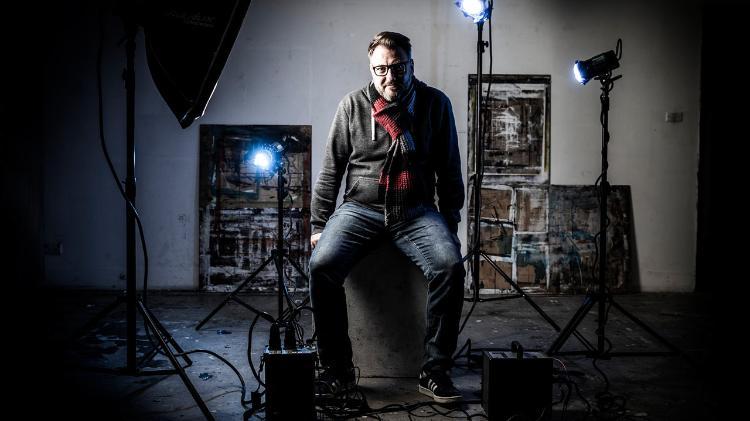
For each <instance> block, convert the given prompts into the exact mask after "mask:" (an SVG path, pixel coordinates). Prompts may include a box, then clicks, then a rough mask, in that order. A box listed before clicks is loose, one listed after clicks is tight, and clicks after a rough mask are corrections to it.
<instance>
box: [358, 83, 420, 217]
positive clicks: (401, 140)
mask: <svg viewBox="0 0 750 421" xmlns="http://www.w3.org/2000/svg"><path fill="white" fill-rule="evenodd" d="M417 83H419V82H418V81H416V80H414V81H413V83H412V86H411V88H410V89H409V91H408V92H407V94H406V95H405V96H404V98H403V99H401V100H400V101H393V102H388V101H386V100H385V98H383V97H382V96H380V94H379V93H378V92H377V90H375V89H374V86H373V85H370V86H371V88H372V89H370V93H371V97H372V98H373V101H372V116H373V117H374V118H375V121H377V122H378V124H380V125H381V126H383V127H384V128H385V129H386V131H388V134H389V135H390V136H391V145H390V147H389V148H388V152H387V154H386V157H385V161H384V162H383V168H382V170H381V171H380V181H379V183H380V191H381V193H383V194H384V196H385V209H384V210H385V225H386V226H389V225H392V224H394V223H396V222H399V221H404V220H408V219H411V218H413V217H415V216H418V215H419V214H420V213H421V212H422V210H423V209H422V207H421V204H420V202H419V193H420V192H419V191H418V189H417V188H415V181H416V180H417V178H416V174H415V171H414V167H413V166H412V165H411V162H410V157H411V156H412V155H413V153H414V152H415V145H414V138H413V137H412V134H411V130H410V127H411V115H412V114H413V112H414V103H415V99H416V94H415V89H414V86H415V85H416V84H417Z"/></svg>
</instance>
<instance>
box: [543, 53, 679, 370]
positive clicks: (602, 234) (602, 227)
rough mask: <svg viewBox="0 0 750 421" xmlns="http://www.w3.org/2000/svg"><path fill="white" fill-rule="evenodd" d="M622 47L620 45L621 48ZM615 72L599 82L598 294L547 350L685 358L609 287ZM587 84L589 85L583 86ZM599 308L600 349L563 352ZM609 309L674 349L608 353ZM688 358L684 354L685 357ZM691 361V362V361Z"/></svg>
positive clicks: (589, 298)
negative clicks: (609, 176) (609, 171)
mask: <svg viewBox="0 0 750 421" xmlns="http://www.w3.org/2000/svg"><path fill="white" fill-rule="evenodd" d="M619 45H620V43H618V46H619ZM611 76H612V74H611V71H608V72H607V73H606V74H604V75H603V76H600V77H596V79H599V81H600V82H601V85H602V86H601V91H602V93H601V95H600V99H601V119H600V120H601V124H602V164H601V168H602V173H601V181H600V183H599V244H598V253H599V259H598V264H599V282H598V286H597V289H596V292H591V291H589V292H588V293H587V294H586V298H585V299H584V302H583V304H582V305H581V307H580V308H579V309H578V311H576V313H575V315H574V316H573V318H572V319H571V320H570V322H568V324H567V325H566V326H565V328H563V330H562V331H561V332H560V334H559V335H558V337H557V338H556V339H555V341H554V342H553V343H552V345H551V346H550V347H549V349H548V350H547V354H548V355H586V356H588V357H594V358H607V357H612V356H658V355H677V354H682V352H681V351H680V350H679V349H678V348H677V347H676V346H674V345H672V344H671V343H669V342H668V341H667V340H666V339H664V338H663V337H661V336H660V335H659V334H657V333H656V332H655V331H654V330H653V329H651V328H650V327H649V326H648V325H646V324H645V323H643V322H642V321H641V320H639V319H638V318H637V317H635V316H634V315H632V314H631V313H629V312H628V311H626V310H625V309H624V308H623V307H622V306H621V305H619V304H618V303H617V302H616V301H615V300H614V299H613V298H612V294H611V293H610V292H609V290H608V288H607V286H606V279H607V225H608V218H607V198H608V196H609V191H610V186H609V182H608V180H607V169H608V168H609V164H608V162H607V145H608V144H609V129H608V125H609V92H610V91H611V90H612V88H613V87H614V82H615V81H616V80H617V79H620V78H621V77H622V75H618V76H615V77H611ZM582 83H585V82H582ZM597 303H598V304H599V306H598V311H599V313H598V317H597V329H596V336H597V344H596V348H594V347H593V346H592V345H591V344H590V343H589V342H587V341H582V342H583V344H584V346H585V347H586V350H585V351H566V352H561V351H560V348H561V347H562V346H563V344H564V343H565V341H566V340H567V339H568V337H569V336H570V334H571V333H573V332H575V328H576V327H577V326H578V324H579V323H581V321H583V319H584V317H586V314H587V313H588V312H589V310H591V308H592V307H593V306H594V304H597ZM607 305H610V306H612V307H614V308H616V309H618V310H619V311H620V312H621V313H622V314H623V315H625V316H626V317H627V318H629V319H630V320H631V321H633V322H634V323H635V324H637V325H638V326H640V327H641V328H642V329H643V330H645V331H646V332H648V333H649V334H651V335H652V336H653V337H655V338H656V339H657V340H658V341H659V342H661V343H662V344H663V345H664V346H666V347H667V348H669V349H670V351H669V352H667V351H655V352H645V351H631V352H610V351H609V350H608V349H605V345H606V344H607V343H609V340H608V339H607V338H606V335H605V327H606V324H607V315H608V312H609V310H608V308H607ZM683 355H684V354H683ZM685 357H686V358H687V356H685ZM688 361H689V359H688Z"/></svg>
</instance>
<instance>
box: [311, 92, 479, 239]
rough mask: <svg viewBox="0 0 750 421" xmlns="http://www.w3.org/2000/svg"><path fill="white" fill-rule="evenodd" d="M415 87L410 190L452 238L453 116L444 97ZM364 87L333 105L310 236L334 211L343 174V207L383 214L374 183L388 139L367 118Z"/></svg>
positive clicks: (456, 161) (458, 195)
mask: <svg viewBox="0 0 750 421" xmlns="http://www.w3.org/2000/svg"><path fill="white" fill-rule="evenodd" d="M414 83H416V84H417V85H416V89H417V93H416V95H417V96H416V104H415V109H414V118H413V119H412V120H413V121H412V135H413V137H414V142H415V144H416V154H415V157H416V160H415V162H413V165H415V172H416V173H417V175H418V177H417V178H418V181H417V183H416V186H418V188H419V189H420V194H421V197H422V198H423V199H422V202H423V204H424V205H425V206H429V207H432V208H436V207H435V193H436V192H437V198H438V206H437V208H436V209H439V211H440V213H441V214H442V215H443V216H444V217H445V220H446V222H447V223H448V226H449V227H450V228H451V230H452V231H453V232H455V231H456V230H457V225H458V222H459V221H460V220H461V216H460V213H459V211H460V210H461V208H462V207H463V204H464V182H463V178H462V176H461V159H460V156H459V152H458V136H457V135H456V123H455V121H454V119H453V110H452V108H451V103H450V100H449V99H448V97H447V96H446V95H445V94H444V93H442V92H441V91H439V90H437V89H435V88H432V87H429V86H427V85H425V84H424V83H422V82H419V81H417V80H416V79H415V80H414ZM369 87H370V85H368V86H365V87H364V88H362V89H359V90H356V91H354V92H351V93H349V94H347V95H346V96H345V97H344V99H342V100H341V102H340V103H339V106H338V109H337V110H336V116H335V117H334V119H333V124H332V125H331V131H330V133H329V135H328V141H327V143H326V149H325V157H324V158H323V168H322V169H321V170H320V174H319V175H318V181H317V183H316V184H315V189H314V190H313V195H312V203H311V223H312V232H313V234H317V233H319V232H322V231H323V228H324V227H325V225H326V222H327V221H328V218H329V217H330V216H331V214H332V213H333V211H334V210H335V208H336V198H337V197H338V193H339V188H340V186H341V179H342V178H343V175H344V172H345V171H347V170H348V172H347V177H346V190H345V194H344V201H354V202H357V203H359V204H361V205H364V206H367V207H369V208H372V209H376V210H378V211H382V210H383V193H382V192H381V191H380V189H379V184H378V178H379V177H380V171H381V169H382V166H383V161H384V159H385V156H386V152H387V151H388V146H389V145H390V142H391V138H390V136H389V135H388V132H386V130H385V129H384V128H383V127H381V126H380V125H379V124H377V123H376V122H375V120H374V119H373V118H372V101H371V99H370V94H369Z"/></svg>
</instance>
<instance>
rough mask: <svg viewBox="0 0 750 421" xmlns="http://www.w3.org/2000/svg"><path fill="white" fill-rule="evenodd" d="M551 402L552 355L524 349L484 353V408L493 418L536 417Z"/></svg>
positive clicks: (494, 420) (493, 419) (491, 419)
mask: <svg viewBox="0 0 750 421" xmlns="http://www.w3.org/2000/svg"><path fill="white" fill-rule="evenodd" d="M519 348H520V347H519ZM551 404H552V359H551V358H549V357H547V356H546V355H544V354H543V353H541V352H524V351H523V350H522V349H518V350H516V351H515V352H505V351H485V352H484V358H483V364H482V408H484V412H485V413H486V414H487V418H488V419H489V420H490V421H496V420H506V419H508V418H509V417H512V416H514V415H519V416H528V417H531V419H536V418H537V417H539V414H540V412H541V411H542V410H544V408H546V407H548V406H550V405H551ZM524 419H525V418H524Z"/></svg>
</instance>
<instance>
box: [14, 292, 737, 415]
mask: <svg viewBox="0 0 750 421" xmlns="http://www.w3.org/2000/svg"><path fill="white" fill-rule="evenodd" d="M223 297H224V295H223V294H201V293H152V294H151V295H150V296H149V307H150V308H151V310H152V311H153V313H154V314H155V315H156V316H157V318H158V319H159V320H160V321H161V323H162V324H163V325H164V326H165V327H166V328H167V329H168V330H169V331H170V332H171V333H172V334H173V335H174V338H175V339H176V340H177V342H178V343H179V344H180V345H181V346H182V347H183V349H185V350H191V349H199V348H200V349H207V350H211V351H214V352H216V353H218V354H220V355H222V356H224V357H225V358H226V359H228V360H229V361H230V362H231V363H232V364H234V365H235V366H236V367H237V369H238V370H239V372H240V373H241V374H242V376H243V378H244V380H245V382H246V383H247V396H246V399H249V398H250V397H249V394H250V391H251V390H255V388H256V386H257V383H256V382H255V380H254V378H253V376H252V374H251V372H250V369H249V366H248V362H247V356H246V352H247V344H248V337H247V334H248V328H249V325H250V321H251V320H252V317H251V313H250V312H249V311H248V310H246V309H244V308H242V307H241V306H239V305H236V304H230V305H228V306H227V307H225V308H224V309H223V310H222V311H221V312H219V313H218V314H217V315H216V316H214V318H213V319H212V320H211V321H210V322H209V323H208V324H207V325H206V326H205V327H204V328H203V329H202V330H200V331H196V330H195V329H194V327H195V325H196V324H197V322H198V321H200V320H201V319H202V318H203V317H205V316H206V315H207V314H208V312H209V311H210V310H211V309H212V308H214V307H215V306H216V305H217V304H218V303H219V302H220V300H221V299H222V298H223ZM243 298H244V299H245V301H246V302H247V303H248V304H250V305H252V306H254V307H256V308H258V309H261V310H264V311H268V312H270V313H271V314H274V315H275V314H276V298H275V296H245V297H243ZM533 299H534V301H535V302H536V303H537V304H538V305H540V306H541V307H542V308H543V309H544V310H545V311H546V312H547V313H548V314H549V315H550V316H551V317H552V319H553V320H555V321H556V322H557V323H558V324H559V325H560V326H564V325H565V324H566V323H567V322H568V320H569V319H570V317H571V316H572V315H573V314H574V312H575V311H576V309H578V308H579V306H580V305H581V303H582V301H583V296H534V297H533ZM615 299H616V301H617V302H618V303H619V304H621V305H622V306H623V307H624V308H626V309H627V310H628V311H630V312H631V313H632V314H633V315H635V316H636V317H638V318H639V319H641V320H642V321H644V322H645V323H646V324H648V325H649V326H651V327H652V328H653V329H654V330H655V331H657V332H658V333H659V334H660V335H662V336H663V337H664V338H666V339H667V340H668V341H670V342H672V343H673V344H674V345H676V346H677V347H679V348H680V349H681V350H682V351H683V352H684V353H685V354H687V355H688V356H689V357H690V358H691V359H692V360H693V362H694V363H693V364H691V363H689V362H688V360H687V359H686V358H683V357H679V356H677V357H674V356H667V357H614V358H612V359H609V360H600V361H598V362H597V366H598V367H599V368H600V369H601V370H602V371H603V372H604V373H605V374H606V376H607V378H608V381H609V385H610V386H609V392H610V393H611V394H612V395H615V396H616V397H617V398H618V401H619V402H623V403H624V405H622V406H621V407H619V408H614V409H611V410H602V409H601V408H600V409H596V408H595V409H594V410H593V412H592V413H591V414H590V416H589V418H588V419H632V420H654V421H656V420H711V419H727V418H724V417H723V416H722V415H721V414H720V412H721V411H722V409H724V408H725V407H724V406H723V405H722V404H721V403H720V401H722V393H723V392H722V390H723V388H722V387H721V384H722V383H723V380H722V378H723V377H722V375H721V374H719V373H717V370H720V369H719V368H718V367H721V368H722V369H723V368H724V367H725V366H729V365H730V364H729V363H728V362H726V361H724V362H723V363H722V362H719V363H718V364H719V365H718V367H717V362H716V361H715V360H714V358H716V357H717V356H719V355H725V354H723V353H720V352H716V350H712V349H711V346H710V344H712V343H716V342H717V341H719V340H721V338H720V337H718V335H720V334H719V333H718V331H717V329H716V322H715V320H716V318H715V317H714V316H713V313H714V309H715V307H716V305H717V303H716V302H715V301H714V300H712V299H711V298H710V297H708V296H704V295H698V294H628V295H620V296H616V297H615ZM113 300H114V295H113V294H112V293H102V292H80V291H78V292H74V291H63V292H60V291H46V292H43V293H38V294H37V295H36V296H35V299H34V300H30V302H29V303H26V307H27V308H36V310H35V311H34V313H35V314H36V316H37V317H32V318H26V316H25V315H24V314H18V313H17V318H18V319H19V320H26V321H25V322H24V323H23V324H19V325H22V326H25V328H24V330H23V331H21V332H20V334H19V335H15V337H14V339H15V342H14V343H17V344H19V348H20V349H19V350H17V351H16V352H13V353H12V354H13V357H14V359H6V360H5V361H6V364H9V366H8V369H7V370H6V375H7V377H6V380H7V379H9V378H10V379H12V380H13V381H14V382H15V387H14V389H13V390H15V392H16V393H15V395H16V396H15V398H13V399H16V400H15V402H14V404H15V405H16V406H17V407H21V405H23V406H22V408H25V409H26V411H27V412H28V414H29V415H30V416H29V417H23V418H24V419H36V418H37V417H39V418H42V417H45V416H54V417H63V418H65V419H68V418H71V419H100V420H111V419H115V420H119V419H121V420H193V419H196V420H199V419H203V417H202V414H201V412H200V411H199V410H198V408H197V407H196V405H195V403H194V401H193V400H192V398H191V396H190V394H189V393H188V391H187V390H186V388H185V386H184V385H183V383H182V382H181V381H180V378H179V377H178V376H177V375H169V376H138V377H135V376H128V375H124V374H119V373H117V371H116V370H117V369H119V368H122V367H124V366H125V344H126V340H125V338H126V336H125V306H124V304H123V305H119V306H118V307H116V308H115V310H114V311H112V312H111V313H109V316H108V317H107V318H106V319H104V320H103V321H102V322H101V323H99V324H98V325H97V326H96V327H95V328H94V329H92V330H90V331H89V332H88V334H87V335H86V336H85V337H84V338H83V339H81V340H74V336H75V335H74V333H75V331H76V330H77V329H79V328H80V327H82V326H83V325H84V324H85V323H86V322H87V321H89V320H91V318H92V317H93V316H94V315H95V314H97V312H99V311H100V310H101V309H102V308H104V307H105V306H106V305H107V304H110V303H112V302H113ZM469 307H470V303H467V304H466V305H465V306H464V313H466V311H468V309H469ZM595 315H596V309H594V310H592V311H591V312H590V313H589V315H588V317H587V318H586V320H585V321H584V323H581V324H580V326H579V331H580V332H581V333H583V334H585V335H587V336H588V337H589V338H590V340H592V341H595V336H593V332H594V327H595ZM310 324H311V321H310V316H309V313H306V314H305V316H304V318H303V325H304V326H305V329H306V330H305V332H306V336H307V337H309V336H310V335H311V334H312V332H311V331H312V329H311V327H310ZM268 329H269V325H268V323H266V322H263V321H261V322H259V323H258V325H257V327H256V328H255V331H254V334H253V343H252V355H253V358H254V363H255V364H257V363H258V362H259V356H260V355H261V354H262V350H263V348H264V346H265V345H266V344H267V341H268V339H267V338H268ZM556 337H557V334H556V333H555V331H554V330H553V329H552V328H551V327H550V326H549V325H548V324H547V323H546V322H545V321H544V320H543V319H542V318H541V317H540V316H539V314H538V313H536V312H535V311H534V310H533V308H532V307H531V306H530V305H529V304H528V303H526V302H525V301H524V300H521V299H516V300H503V301H494V302H486V303H479V304H477V306H476V309H475V310H474V313H473V314H472V316H471V318H470V320H469V322H468V324H467V326H466V329H465V330H464V332H463V333H462V334H461V337H460V339H459V345H462V344H464V342H465V340H466V339H467V338H470V339H471V341H472V346H473V347H474V348H478V347H508V346H509V345H510V342H511V341H512V340H518V341H519V342H521V343H522V344H523V345H524V347H525V348H527V349H530V348H539V349H547V347H548V346H549V345H550V344H551V343H552V341H553V340H554V339H555V338H556ZM607 338H608V339H610V340H611V341H612V343H613V346H614V348H613V351H634V350H646V351H659V350H664V348H663V347H660V346H659V344H658V343H657V342H656V341H655V339H654V338H653V337H652V336H650V335H649V334H647V333H646V332H644V331H642V330H640V328H638V327H637V326H636V325H634V324H633V323H632V322H630V321H629V320H628V319H627V318H624V317H622V316H621V314H620V313H619V312H618V311H617V310H614V309H613V310H612V311H611V313H610V316H609V322H608V324H607ZM137 346H138V349H139V352H140V353H142V352H146V351H147V350H148V349H149V348H150V345H149V341H148V339H147V338H146V336H145V334H144V331H143V328H142V324H140V323H139V326H138V335H137ZM565 349H568V350H569V349H579V348H578V342H577V340H575V339H574V338H570V339H569V340H568V341H567V342H566V346H565V347H564V350H565ZM6 351H7V348H6ZM139 355H140V354H139ZM558 359H559V361H558V362H556V363H555V367H556V368H560V367H562V365H563V364H564V365H565V367H566V368H567V371H568V375H569V376H570V379H571V380H572V381H573V382H575V383H576V384H577V385H578V387H579V389H580V395H581V396H578V395H577V394H573V395H572V396H571V397H570V401H569V404H568V407H567V410H566V411H563V404H562V403H558V404H556V405H554V406H553V407H552V409H551V411H548V412H547V413H546V414H545V418H543V419H549V420H562V419H565V420H575V419H586V415H587V413H586V408H587V406H586V403H585V402H584V399H585V400H586V401H588V403H589V404H591V405H592V406H595V407H596V403H595V402H596V395H597V394H598V393H599V392H602V391H604V389H605V381H604V379H603V377H602V376H601V374H599V373H598V372H597V370H595V368H594V365H593V364H592V359H590V358H587V357H579V356H577V357H570V356H565V357H559V358H558ZM463 361H464V362H465V361H466V360H465V359H464V360H463ZM149 367H151V368H170V367H171V366H170V364H169V363H168V361H167V360H166V359H164V358H162V357H157V358H155V359H154V360H153V361H152V362H151V363H150V364H149ZM416 369H417V368H415V370H416ZM187 373H188V374H189V376H190V379H191V380H192V382H193V384H194V385H195V387H196V388H197V390H198V392H199V393H200V395H201V396H202V397H203V399H204V400H205V402H206V404H207V405H208V407H209V408H210V410H211V412H212V413H213V414H214V416H215V418H216V419H219V420H240V419H242V414H243V412H244V411H245V408H243V406H242V405H241V404H240V399H241V396H240V383H239V381H238V379H237V377H236V376H235V375H234V373H233V372H232V371H231V370H230V369H228V368H227V367H225V366H224V365H223V364H221V363H220V362H219V360H218V359H216V358H215V357H211V356H208V355H205V354H198V355H194V356H193V365H192V366H191V367H189V368H188V369H187ZM453 375H454V378H455V381H456V384H457V386H458V387H459V388H460V389H461V390H462V392H463V394H464V398H465V399H467V400H477V399H479V398H480V382H481V370H480V369H478V368H476V367H474V368H467V367H458V368H456V369H454V372H453ZM359 384H360V386H361V389H362V391H363V392H364V394H365V395H366V397H367V401H368V403H369V405H370V407H372V408H376V407H382V406H384V405H387V404H392V403H406V404H411V403H417V402H423V401H425V397H424V396H423V395H421V394H419V393H417V392H416V380H415V379H408V378H407V379H405V378H398V379H394V378H361V379H360V382H359ZM564 390H566V389H565V388H562V387H561V386H555V387H554V400H558V399H559V398H560V397H561V396H563V395H562V393H563V391H564ZM461 409H462V410H465V411H466V412H467V413H468V414H469V415H474V416H473V417H472V418H471V419H484V417H483V416H479V415H477V414H481V413H482V409H481V406H480V405H478V404H469V405H464V406H463V407H462V408H461ZM436 411H441V412H443V413H446V412H447V411H448V410H447V409H445V408H441V407H434V408H433V407H430V406H423V407H421V408H418V409H416V410H414V411H412V413H411V414H409V413H407V412H395V413H388V414H380V415H379V416H380V418H381V419H385V420H406V419H416V418H418V417H422V419H452V418H456V417H463V418H465V417H466V414H465V413H464V412H462V411H460V410H456V411H453V412H450V413H447V414H446V415H439V414H438V413H437V412H436ZM262 415H263V414H262V413H261V414H260V416H259V417H254V419H262ZM373 419H374V417H373Z"/></svg>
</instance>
